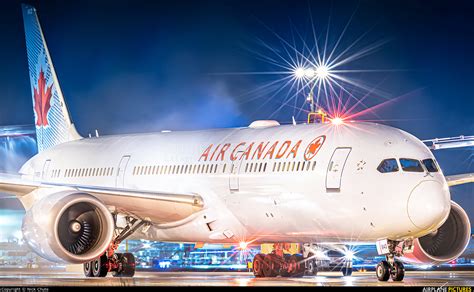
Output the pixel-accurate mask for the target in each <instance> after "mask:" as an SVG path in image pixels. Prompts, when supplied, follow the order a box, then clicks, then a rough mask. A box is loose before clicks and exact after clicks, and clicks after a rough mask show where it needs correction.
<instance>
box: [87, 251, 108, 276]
mask: <svg viewBox="0 0 474 292" xmlns="http://www.w3.org/2000/svg"><path fill="white" fill-rule="evenodd" d="M107 261H108V259H107V255H105V254H104V255H102V256H100V257H98V258H96V259H95V260H93V261H92V262H91V263H92V275H93V276H94V277H105V276H107V273H108V268H107Z"/></svg>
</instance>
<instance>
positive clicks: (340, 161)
mask: <svg viewBox="0 0 474 292" xmlns="http://www.w3.org/2000/svg"><path fill="white" fill-rule="evenodd" d="M351 150H352V148H350V147H341V148H336V150H334V153H333V154H332V157H331V160H330V161H329V165H328V171H327V174H326V189H331V190H339V189H340V188H341V180H342V173H343V172H344V166H345V164H346V161H347V158H348V157H349V153H351Z"/></svg>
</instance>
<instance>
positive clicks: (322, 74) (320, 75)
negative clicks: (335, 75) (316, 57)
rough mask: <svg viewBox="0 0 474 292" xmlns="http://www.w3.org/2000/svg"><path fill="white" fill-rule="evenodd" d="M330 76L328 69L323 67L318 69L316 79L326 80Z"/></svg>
mask: <svg viewBox="0 0 474 292" xmlns="http://www.w3.org/2000/svg"><path fill="white" fill-rule="evenodd" d="M328 75H329V68H328V67H326V66H324V65H321V66H319V67H318V68H316V77H318V78H319V79H326V77H328Z"/></svg>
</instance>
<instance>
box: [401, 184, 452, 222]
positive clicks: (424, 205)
mask: <svg viewBox="0 0 474 292" xmlns="http://www.w3.org/2000/svg"><path fill="white" fill-rule="evenodd" d="M450 208H451V200H450V195H449V190H448V189H447V188H444V187H443V185H442V184H441V183H439V182H437V181H423V182H421V183H420V184H418V185H417V186H416V187H415V188H414V189H413V190H412V192H411V194H410V197H409V198H408V217H409V218H410V220H411V222H412V223H413V224H414V225H415V226H416V227H418V228H420V229H428V228H430V227H434V226H437V225H439V224H440V223H441V222H442V221H444V220H445V219H446V217H447V216H448V215H449V211H450Z"/></svg>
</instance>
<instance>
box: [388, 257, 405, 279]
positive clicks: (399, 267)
mask: <svg viewBox="0 0 474 292" xmlns="http://www.w3.org/2000/svg"><path fill="white" fill-rule="evenodd" d="M391 276H392V280H393V281H396V282H399V281H402V280H403V277H405V267H404V266H403V263H402V262H400V261H395V262H394V263H393V270H392V273H391Z"/></svg>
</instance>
